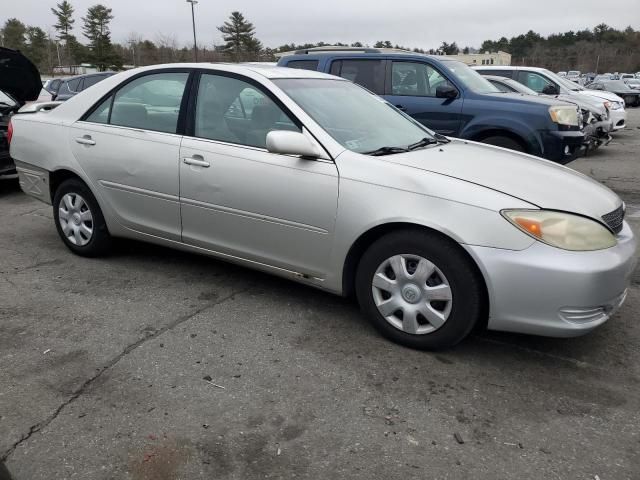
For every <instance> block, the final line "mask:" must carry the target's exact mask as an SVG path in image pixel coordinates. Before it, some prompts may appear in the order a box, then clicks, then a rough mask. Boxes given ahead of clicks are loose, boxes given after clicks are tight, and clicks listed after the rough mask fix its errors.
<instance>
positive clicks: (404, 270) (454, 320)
mask: <svg viewBox="0 0 640 480" xmlns="http://www.w3.org/2000/svg"><path fill="white" fill-rule="evenodd" d="M356 293H357V296H358V302H359V303H360V306H361V308H362V310H363V312H364V313H365V314H366V315H367V317H368V318H369V319H370V321H371V322H372V323H373V325H374V326H375V327H376V329H377V330H378V331H380V332H381V333H382V334H383V335H384V336H385V337H387V338H389V339H390V340H392V341H394V342H397V343H400V344H402V345H405V346H408V347H411V348H417V349H423V350H432V349H440V348H446V347H450V346H453V345H455V344H457V343H458V342H460V341H461V340H463V339H464V338H465V337H466V336H467V335H468V334H469V333H470V332H471V330H472V329H473V327H474V326H475V325H476V324H477V323H478V321H479V320H480V318H481V316H482V314H483V312H484V311H485V309H484V302H485V296H484V290H483V283H482V279H481V278H480V274H479V273H478V271H477V268H476V267H475V265H473V264H472V262H471V260H470V259H469V258H467V256H466V255H465V254H464V252H463V251H461V250H460V248H459V247H458V246H456V245H455V244H453V243H452V241H450V240H447V239H444V238H442V237H440V236H439V235H438V234H436V233H431V232H423V231H419V230H406V231H399V232H394V233H391V234H388V235H386V236H384V237H382V238H381V239H379V240H378V241H376V242H375V243H374V244H372V245H371V246H370V247H369V249H368V250H367V251H366V252H365V253H364V255H363V256H362V259H361V260H360V263H359V266H358V270H357V273H356Z"/></svg>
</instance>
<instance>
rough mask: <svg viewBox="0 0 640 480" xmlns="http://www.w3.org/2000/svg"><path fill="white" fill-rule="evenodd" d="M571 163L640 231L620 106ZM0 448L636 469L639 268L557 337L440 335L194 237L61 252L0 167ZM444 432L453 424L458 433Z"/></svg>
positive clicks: (315, 473) (213, 465)
mask: <svg viewBox="0 0 640 480" xmlns="http://www.w3.org/2000/svg"><path fill="white" fill-rule="evenodd" d="M628 112H629V127H628V128H627V130H625V131H624V132H621V133H619V134H617V135H616V136H615V138H614V141H613V142H612V143H611V144H610V145H609V146H608V147H605V148H603V149H601V150H599V151H596V152H595V153H593V154H592V155H590V156H589V157H587V158H583V159H580V160H577V161H575V162H573V163H572V164H571V167H573V168H576V169H577V170H580V171H582V172H584V173H586V174H588V175H592V176H594V177H595V178H597V179H598V180H600V181H603V182H604V183H606V184H607V185H608V186H610V187H611V188H613V189H614V190H616V191H617V192H618V193H619V194H620V195H621V197H622V198H623V199H624V200H625V201H626V202H627V204H628V218H629V221H630V223H631V224H632V227H633V228H634V230H635V231H636V233H640V166H639V165H638V162H639V161H640V158H639V155H638V151H639V148H640V129H638V128H637V127H639V126H640V109H630V110H629V111H628ZM0 206H1V207H0V225H2V228H0V252H2V255H1V257H0V382H1V383H0V385H1V387H0V459H2V460H3V461H4V462H5V465H6V469H7V470H8V472H6V473H5V472H2V466H1V464H0V478H2V480H4V478H3V474H4V475H5V476H7V475H10V477H11V478H12V479H13V480H37V479H51V478H55V479H73V478H81V479H105V480H106V479H131V480H147V479H148V480H151V479H153V480H175V479H196V478H216V479H254V478H256V479H257V478H310V479H316V478H356V479H358V478H362V479H370V478H432V479H466V478H474V479H492V480H493V479H512V478H545V479H547V478H549V479H553V478H558V479H574V478H575V479H594V478H596V475H597V476H598V477H599V478H600V479H601V480H607V479H615V480H624V479H630V480H631V479H635V478H637V475H638V473H637V472H639V471H640V453H638V452H640V408H639V407H640V388H639V387H640V361H639V360H640V325H639V324H638V320H639V316H640V286H639V285H640V273H638V271H636V274H635V275H634V278H633V284H632V286H631V289H630V293H629V297H628V300H627V302H626V304H625V305H624V306H623V308H622V310H621V311H620V312H619V313H618V314H617V315H616V316H615V317H614V318H613V319H612V320H611V321H609V322H608V323H607V324H606V325H604V326H603V327H602V328H600V329H599V330H597V331H595V332H593V333H592V334H590V335H587V336H585V337H581V338H577V339H565V340H563V339H546V338H538V337H530V336H519V335H512V334H502V333H493V332H485V333H481V334H479V335H477V336H475V337H473V338H471V339H469V340H468V341H466V342H464V343H463V344H461V345H460V346H459V347H458V348H456V349H454V350H450V351H446V352H438V353H425V352H417V351H412V350H408V349H405V348H402V347H399V346H397V345H394V344H391V343H389V342H387V341H386V340H384V339H382V338H380V337H379V336H378V335H377V334H376V333H375V331H374V330H373V329H372V328H371V327H370V326H369V325H368V324H367V322H366V321H365V320H364V319H363V318H362V317H361V316H360V314H359V313H358V310H357V308H356V307H355V305H354V304H353V303H352V302H351V301H349V300H346V299H342V298H338V297H334V296H331V295H328V294H325V293H323V292H320V291H316V290H313V289H310V288H307V287H304V286H301V285H297V284H294V283H291V282H287V281H285V280H281V279H278V278H275V277H271V276H268V275H265V274H262V273H258V272H254V271H251V270H247V269H244V268H240V267H236V266H233V265H230V264H226V263H223V262H219V261H216V260H213V259H209V258H205V257H199V256H195V255H190V254H186V253H181V252H176V251H172V250H168V249H164V248H160V247H155V246H150V245H145V244H140V243H136V242H128V241H121V242H118V244H117V247H116V251H115V253H114V254H113V255H112V256H111V257H108V258H104V259H94V260H90V259H84V258H79V257H76V256H73V255H72V254H71V253H69V252H68V251H67V250H66V249H65V247H64V246H63V244H62V242H61V241H60V240H59V239H58V237H57V233H56V231H55V228H54V227H53V223H52V220H51V217H52V215H51V210H50V207H49V206H46V205H44V204H40V203H38V202H36V201H35V200H32V199H30V198H28V197H26V196H25V195H23V194H22V193H21V192H19V190H18V189H17V188H16V187H15V185H14V184H13V183H12V182H1V183H0ZM454 434H458V436H459V439H460V440H461V441H462V442H464V443H459V442H458V441H457V440H456V438H455V437H454Z"/></svg>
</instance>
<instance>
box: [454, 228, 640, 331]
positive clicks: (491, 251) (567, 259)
mask: <svg viewBox="0 0 640 480" xmlns="http://www.w3.org/2000/svg"><path fill="white" fill-rule="evenodd" d="M617 239H618V245H616V246H615V247H612V248H609V249H606V250H597V251H594V252H570V251H567V250H561V249H559V248H555V247H551V246H549V245H546V244H544V243H541V242H535V243H534V244H533V245H531V247H529V248H527V249H525V250H522V251H514V250H502V249H497V248H489V247H477V246H469V245H467V246H465V248H466V249H467V251H468V252H469V253H470V254H471V256H472V257H473V258H474V259H475V260H476V262H477V263H478V265H479V267H480V269H481V270H482V273H483V275H484V277H485V280H486V282H487V289H488V292H489V302H490V310H489V311H490V313H489V324H488V328H489V329H491V330H503V331H508V332H517V333H528V334H533V335H544V336H550V337H574V336H579V335H583V334H585V333H588V332H590V331H591V330H593V329H594V328H596V327H598V326H600V325H602V324H603V323H604V322H606V321H607V320H608V319H609V318H610V317H611V315H612V314H613V313H614V312H615V311H616V310H617V309H618V308H619V307H620V306H621V305H622V303H623V302H624V299H625V297H626V291H627V286H628V284H629V280H630V277H631V274H632V273H633V270H634V268H635V266H636V263H637V257H636V240H635V238H634V236H633V232H632V231H631V228H630V227H629V225H628V224H627V223H626V222H625V224H624V228H623V229H622V231H621V232H620V233H619V234H618V235H617Z"/></svg>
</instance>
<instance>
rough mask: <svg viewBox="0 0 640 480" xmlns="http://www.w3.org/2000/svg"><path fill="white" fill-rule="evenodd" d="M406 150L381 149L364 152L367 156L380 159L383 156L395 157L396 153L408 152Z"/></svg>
mask: <svg viewBox="0 0 640 480" xmlns="http://www.w3.org/2000/svg"><path fill="white" fill-rule="evenodd" d="M408 151H409V150H407V149H406V148H402V147H380V148H377V149H375V150H372V151H370V152H364V154H365V155H372V156H374V157H379V156H381V155H393V154H394V153H404V152H408Z"/></svg>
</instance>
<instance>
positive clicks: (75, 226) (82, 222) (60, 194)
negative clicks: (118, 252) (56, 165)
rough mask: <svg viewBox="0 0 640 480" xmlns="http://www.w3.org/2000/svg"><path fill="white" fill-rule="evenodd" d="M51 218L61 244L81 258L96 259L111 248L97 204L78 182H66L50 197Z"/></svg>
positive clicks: (87, 190)
mask: <svg viewBox="0 0 640 480" xmlns="http://www.w3.org/2000/svg"><path fill="white" fill-rule="evenodd" d="M53 218H54V221H55V223H56V229H57V230H58V234H59V235H60V238H62V241H63V242H64V244H65V245H66V246H67V248H69V250H71V251H72V252H73V253H76V254H78V255H82V256H83V257H97V256H100V255H104V254H105V253H107V251H108V250H109V248H110V247H111V236H110V235H109V230H108V229H107V224H106V223H105V221H104V217H103V215H102V211H101V210H100V207H99V206H98V202H97V201H96V199H95V197H94V196H93V194H92V193H91V191H90V190H89V188H88V187H87V186H86V185H85V184H84V183H83V182H81V181H80V180H76V179H69V180H66V181H64V182H62V184H61V185H60V186H59V187H58V189H57V190H56V193H55V195H54V198H53Z"/></svg>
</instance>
